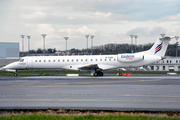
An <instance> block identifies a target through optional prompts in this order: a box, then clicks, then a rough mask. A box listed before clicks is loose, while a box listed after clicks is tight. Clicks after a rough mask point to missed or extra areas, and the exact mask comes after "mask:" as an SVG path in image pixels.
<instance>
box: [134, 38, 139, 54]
mask: <svg viewBox="0 0 180 120" xmlns="http://www.w3.org/2000/svg"><path fill="white" fill-rule="evenodd" d="M134 38H135V50H134V52H137V50H136V46H137V38H138V35H134Z"/></svg>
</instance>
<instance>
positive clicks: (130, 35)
mask: <svg viewBox="0 0 180 120" xmlns="http://www.w3.org/2000/svg"><path fill="white" fill-rule="evenodd" d="M130 37H131V53H133V49H132V45H133V37H134V35H130Z"/></svg>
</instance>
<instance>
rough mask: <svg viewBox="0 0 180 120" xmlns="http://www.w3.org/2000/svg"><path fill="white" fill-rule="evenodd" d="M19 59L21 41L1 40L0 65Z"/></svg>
mask: <svg viewBox="0 0 180 120" xmlns="http://www.w3.org/2000/svg"><path fill="white" fill-rule="evenodd" d="M18 59H19V43H10V42H0V67H1V66H4V65H7V64H9V63H11V62H13V61H17V60H18Z"/></svg>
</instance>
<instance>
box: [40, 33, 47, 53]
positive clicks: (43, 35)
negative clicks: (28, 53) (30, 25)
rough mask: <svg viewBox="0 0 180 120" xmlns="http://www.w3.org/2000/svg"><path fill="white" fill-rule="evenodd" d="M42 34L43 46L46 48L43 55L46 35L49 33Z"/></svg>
mask: <svg viewBox="0 0 180 120" xmlns="http://www.w3.org/2000/svg"><path fill="white" fill-rule="evenodd" d="M41 36H42V37H43V47H44V49H43V55H45V37H46V36H47V35H46V34H42V35H41Z"/></svg>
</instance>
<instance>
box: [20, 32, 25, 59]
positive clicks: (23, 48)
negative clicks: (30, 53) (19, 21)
mask: <svg viewBox="0 0 180 120" xmlns="http://www.w3.org/2000/svg"><path fill="white" fill-rule="evenodd" d="M20 36H21V37H22V57H24V36H25V35H20Z"/></svg>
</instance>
